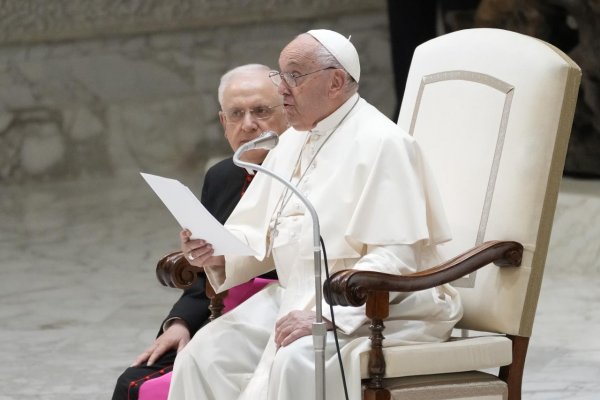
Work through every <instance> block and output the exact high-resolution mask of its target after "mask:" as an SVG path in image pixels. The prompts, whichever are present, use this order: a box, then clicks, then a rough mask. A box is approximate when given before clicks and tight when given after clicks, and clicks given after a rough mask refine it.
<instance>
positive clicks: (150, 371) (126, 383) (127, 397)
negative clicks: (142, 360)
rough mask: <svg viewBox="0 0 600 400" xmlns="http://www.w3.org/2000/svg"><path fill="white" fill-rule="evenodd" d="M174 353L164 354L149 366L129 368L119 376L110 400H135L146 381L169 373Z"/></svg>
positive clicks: (173, 351)
mask: <svg viewBox="0 0 600 400" xmlns="http://www.w3.org/2000/svg"><path fill="white" fill-rule="evenodd" d="M176 354H177V353H176V351H175V350H172V351H169V352H167V353H165V354H164V355H163V356H162V357H160V358H159V359H158V360H156V362H155V363H154V364H153V365H151V366H148V365H145V364H143V365H140V366H139V367H129V368H127V369H126V370H125V371H123V373H122V374H121V375H120V376H119V378H118V379H117V383H116V385H115V390H114V392H113V396H112V400H137V398H138V393H139V389H140V386H141V385H142V383H144V382H145V381H146V379H145V378H146V377H148V379H152V378H156V377H159V376H161V375H164V374H165V373H167V372H169V371H171V369H172V367H173V363H174V361H175V355H176Z"/></svg>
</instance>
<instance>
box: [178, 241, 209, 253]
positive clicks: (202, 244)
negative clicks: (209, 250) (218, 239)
mask: <svg viewBox="0 0 600 400" xmlns="http://www.w3.org/2000/svg"><path fill="white" fill-rule="evenodd" d="M207 246H210V243H206V241H205V240H202V239H195V240H190V241H189V242H186V243H184V244H182V245H181V249H182V251H183V252H184V253H185V254H187V255H188V256H189V255H190V254H191V253H192V252H193V253H194V254H195V255H196V257H197V256H198V255H201V254H202V251H205V250H206V247H207ZM211 247H212V246H211Z"/></svg>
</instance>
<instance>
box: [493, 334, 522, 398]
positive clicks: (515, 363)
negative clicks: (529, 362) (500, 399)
mask: <svg viewBox="0 0 600 400" xmlns="http://www.w3.org/2000/svg"><path fill="white" fill-rule="evenodd" d="M507 336H508V338H509V339H510V340H511V341H512V354H513V356H512V363H511V364H510V365H506V366H504V367H501V368H500V373H499V375H498V376H499V378H500V379H502V380H503V381H504V382H506V384H507V385H508V400H521V387H522V384H523V369H524V368H525V357H526V356H527V347H528V346H529V338H528V337H523V336H513V335H507Z"/></svg>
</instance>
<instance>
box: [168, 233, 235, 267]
mask: <svg viewBox="0 0 600 400" xmlns="http://www.w3.org/2000/svg"><path fill="white" fill-rule="evenodd" d="M190 236H192V232H190V231H189V230H187V229H184V230H183V231H181V232H180V233H179V240H180V245H181V251H182V252H183V255H184V256H185V258H186V259H187V261H188V262H189V263H190V264H191V265H193V266H196V267H203V266H205V265H225V257H223V256H213V253H214V250H213V248H212V245H211V244H210V243H207V242H206V241H205V240H203V239H193V240H192V239H190Z"/></svg>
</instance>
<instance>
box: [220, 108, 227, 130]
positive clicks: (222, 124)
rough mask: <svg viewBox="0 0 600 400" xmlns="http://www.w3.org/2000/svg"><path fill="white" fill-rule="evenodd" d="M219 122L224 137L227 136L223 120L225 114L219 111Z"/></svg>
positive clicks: (225, 124)
mask: <svg viewBox="0 0 600 400" xmlns="http://www.w3.org/2000/svg"><path fill="white" fill-rule="evenodd" d="M219 122H220V123H221V126H222V127H223V131H225V135H227V120H226V119H225V113H224V112H223V111H219Z"/></svg>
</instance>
